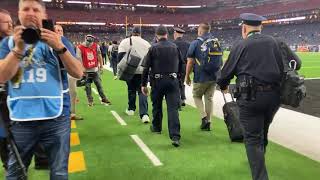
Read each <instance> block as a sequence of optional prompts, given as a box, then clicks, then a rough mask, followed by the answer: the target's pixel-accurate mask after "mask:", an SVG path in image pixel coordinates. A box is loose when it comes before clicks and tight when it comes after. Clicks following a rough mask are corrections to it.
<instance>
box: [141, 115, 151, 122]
mask: <svg viewBox="0 0 320 180" xmlns="http://www.w3.org/2000/svg"><path fill="white" fill-rule="evenodd" d="M141 121H142V122H143V123H146V124H147V123H149V122H150V119H149V116H148V115H143V116H142V118H141Z"/></svg>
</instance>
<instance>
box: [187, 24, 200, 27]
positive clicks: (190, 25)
mask: <svg viewBox="0 0 320 180" xmlns="http://www.w3.org/2000/svg"><path fill="white" fill-rule="evenodd" d="M198 26H199V24H188V27H198Z"/></svg>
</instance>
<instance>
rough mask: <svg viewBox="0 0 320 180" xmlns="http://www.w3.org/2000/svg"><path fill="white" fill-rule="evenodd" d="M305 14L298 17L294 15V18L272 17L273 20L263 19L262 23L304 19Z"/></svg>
mask: <svg viewBox="0 0 320 180" xmlns="http://www.w3.org/2000/svg"><path fill="white" fill-rule="evenodd" d="M306 18H307V17H306V16H300V17H294V18H284V19H273V20H267V21H263V22H262V23H263V24H271V23H280V22H290V21H299V20H305V19H306Z"/></svg>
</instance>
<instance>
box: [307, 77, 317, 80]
mask: <svg viewBox="0 0 320 180" xmlns="http://www.w3.org/2000/svg"><path fill="white" fill-rule="evenodd" d="M317 79H320V77H315V78H305V80H317Z"/></svg>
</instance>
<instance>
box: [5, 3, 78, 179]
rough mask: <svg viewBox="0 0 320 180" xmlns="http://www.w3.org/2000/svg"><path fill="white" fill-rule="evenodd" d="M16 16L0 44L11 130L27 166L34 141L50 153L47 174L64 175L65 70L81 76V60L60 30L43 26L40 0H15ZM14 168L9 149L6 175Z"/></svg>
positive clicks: (67, 141) (9, 176) (13, 175)
mask: <svg viewBox="0 0 320 180" xmlns="http://www.w3.org/2000/svg"><path fill="white" fill-rule="evenodd" d="M18 16H19V21H20V23H21V25H20V26H16V27H15V28H14V33H13V36H9V37H7V38H5V39H4V40H3V41H2V42H1V44H0V74H1V76H0V82H6V81H8V107H9V110H10V119H11V121H12V122H11V131H12V134H13V137H14V139H15V141H16V145H17V148H18V150H19V152H20V156H21V159H22V160H23V163H24V165H25V166H26V167H27V168H28V166H29V165H30V162H31V158H32V155H33V151H34V149H35V146H36V145H37V144H40V145H41V146H42V147H43V149H44V150H45V152H46V153H47V155H48V158H49V168H50V179H51V180H67V179H68V157H69V151H70V97H69V92H68V78H67V73H69V74H70V75H71V76H73V77H74V78H81V77H82V76H83V69H82V65H81V62H80V61H78V60H77V59H76V58H75V57H76V56H75V53H74V50H72V49H68V48H69V47H68V45H65V44H64V43H63V42H62V40H61V37H60V35H59V34H57V33H55V32H54V31H53V29H52V30H49V29H45V28H43V26H42V20H44V19H46V16H47V15H46V9H45V5H44V3H43V1H42V0H20V1H19V10H18ZM47 24H48V23H47ZM26 34H28V35H26ZM18 168H19V167H18V163H17V161H16V158H14V156H13V152H10V155H9V162H8V171H7V174H6V179H7V180H16V179H19V176H20V175H19V173H18V172H19V171H17V169H18Z"/></svg>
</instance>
